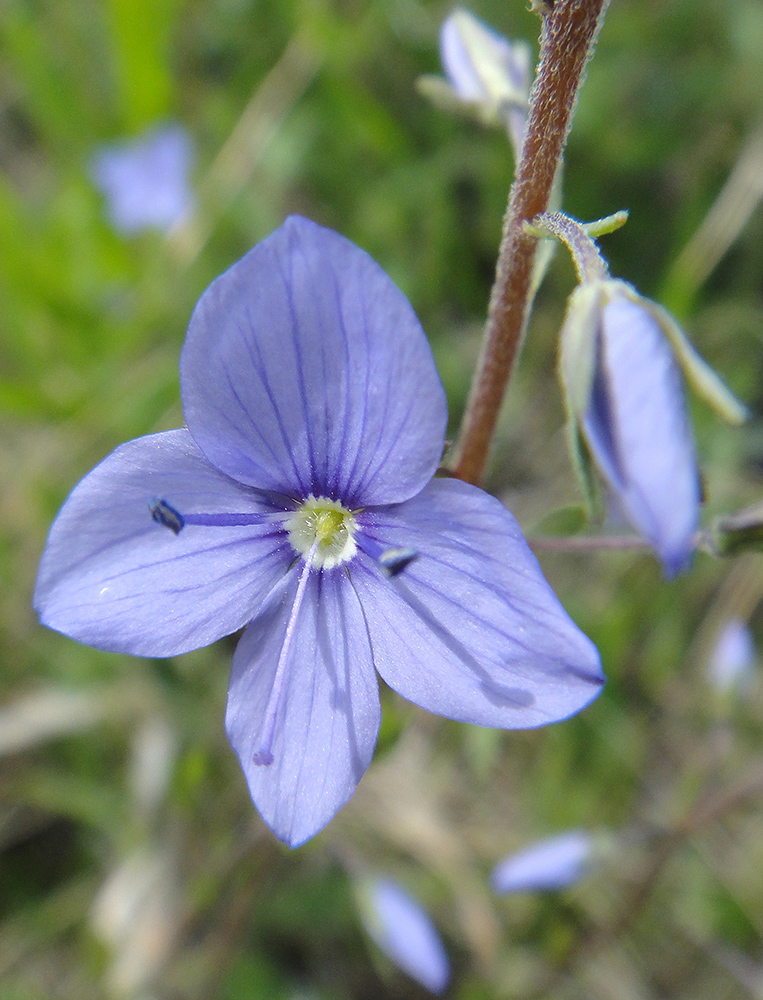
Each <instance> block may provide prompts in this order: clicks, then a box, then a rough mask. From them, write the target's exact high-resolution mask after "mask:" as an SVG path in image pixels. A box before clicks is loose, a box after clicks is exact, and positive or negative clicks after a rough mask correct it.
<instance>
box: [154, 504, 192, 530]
mask: <svg viewBox="0 0 763 1000" xmlns="http://www.w3.org/2000/svg"><path fill="white" fill-rule="evenodd" d="M148 509H149V510H150V511H151V517H152V518H153V519H154V520H155V521H156V523H157V524H161V525H163V526H164V527H165V528H169V529H170V531H171V532H173V533H174V534H175V535H179V534H180V532H181V531H182V530H183V528H184V527H185V518H184V517H183V515H182V514H181V513H180V512H179V511H177V510H175V508H174V507H172V506H171V505H170V504H168V503H167V501H166V500H155V501H154V502H153V503H152V504H149V508H148Z"/></svg>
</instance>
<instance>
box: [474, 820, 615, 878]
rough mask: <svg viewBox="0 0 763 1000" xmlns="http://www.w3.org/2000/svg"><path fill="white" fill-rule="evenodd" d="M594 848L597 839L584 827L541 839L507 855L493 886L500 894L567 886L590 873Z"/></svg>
mask: <svg viewBox="0 0 763 1000" xmlns="http://www.w3.org/2000/svg"><path fill="white" fill-rule="evenodd" d="M594 849H595V842H594V838H593V837H592V836H591V834H589V833H586V832H585V831H584V830H570V831H568V832H567V833H561V834H559V835H558V836H556V837H550V838H549V839H548V840H541V841H539V842H538V843H537V844H532V845H531V846H530V847H525V848H524V849H523V850H521V851H517V853H516V854H511V855H509V857H507V858H504V859H503V861H501V862H500V864H498V865H497V866H496V868H495V869H494V871H493V875H492V883H493V888H494V889H495V891H496V892H501V893H504V892H538V891H545V892H548V891H552V890H554V889H566V888H567V886H569V885H572V884H573V883H574V882H578V881H579V880H580V879H581V878H582V877H583V876H584V875H585V874H587V872H588V870H589V869H590V866H591V861H592V855H593V853H594Z"/></svg>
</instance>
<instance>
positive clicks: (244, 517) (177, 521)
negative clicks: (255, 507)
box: [148, 500, 292, 535]
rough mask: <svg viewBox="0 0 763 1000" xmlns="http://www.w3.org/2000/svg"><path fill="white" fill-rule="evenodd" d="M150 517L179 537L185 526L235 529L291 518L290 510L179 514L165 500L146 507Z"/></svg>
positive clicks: (155, 501)
mask: <svg viewBox="0 0 763 1000" xmlns="http://www.w3.org/2000/svg"><path fill="white" fill-rule="evenodd" d="M148 509H149V511H150V512H151V517H152V518H153V519H154V520H155V521H156V522H157V524H161V525H162V526H163V527H165V528H169V529H170V531H172V532H174V533H175V534H176V535H179V534H180V532H181V531H182V530H183V528H184V527H185V526H186V525H187V524H195V525H201V526H205V527H211V528H235V527H238V526H240V525H248V524H267V523H269V522H273V523H275V524H284V523H285V522H286V521H288V519H289V518H290V517H291V516H292V512H291V511H290V510H284V511H281V512H274V513H262V514H260V513H252V514H242V513H236V512H233V513H220V514H206V513H200V514H181V513H180V511H179V510H176V509H175V508H174V507H173V506H172V504H169V503H167V501H166V500H154V501H153V503H150V504H149V505H148Z"/></svg>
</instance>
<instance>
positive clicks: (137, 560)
mask: <svg viewBox="0 0 763 1000" xmlns="http://www.w3.org/2000/svg"><path fill="white" fill-rule="evenodd" d="M180 372H181V392H182V397H183V404H184V412H185V418H186V422H187V429H186V428H183V429H180V430H175V431H167V432H164V433H160V434H154V435H151V436H149V437H144V438H139V439H138V440H135V441H129V442H127V443H126V444H124V445H122V446H121V447H119V448H117V449H116V450H115V451H114V452H113V453H112V454H111V455H109V456H108V457H107V458H106V459H105V460H104V461H103V462H102V463H101V464H100V465H99V466H97V467H96V468H95V469H94V470H93V471H92V472H91V473H90V474H89V475H88V476H86V477H85V479H84V480H83V481H82V482H81V483H80V484H79V485H78V486H77V487H76V488H75V490H74V491H73V492H72V494H71V496H70V497H69V499H68V500H67V501H66V503H65V505H64V507H63V509H62V510H61V513H60V514H59V516H58V518H57V520H56V521H55V523H54V525H53V527H52V529H51V532H50V537H49V540H48V544H47V548H46V550H45V553H44V555H43V559H42V564H41V568H40V575H39V580H38V585H37V590H36V595H35V605H36V607H37V609H38V610H39V612H40V617H41V620H42V621H43V622H44V623H45V624H46V625H49V626H50V627H52V628H55V629H58V630H60V631H61V632H64V633H66V634H67V635H70V636H72V637H73V638H75V639H78V640H80V641H81V642H85V643H89V644H91V645H93V646H97V647H98V648H101V649H105V650H114V651H119V652H124V653H132V654H136V655H139V656H157V657H160V656H175V655H177V654H179V653H183V652H186V651H188V650H192V649H195V648H197V647H199V646H203V645H205V644H207V643H210V642H212V641H213V640H215V639H218V638H220V637H221V636H224V635H227V634H229V633H231V632H234V631H236V630H237V629H239V628H242V627H243V626H247V627H246V630H245V631H244V633H243V636H242V638H241V640H240V642H239V644H238V648H237V650H236V653H235V656H234V659H233V670H232V676H231V681H230V689H229V696H228V708H227V716H226V725H227V731H228V736H229V738H230V741H231V744H232V746H233V748H234V750H235V751H236V753H237V755H238V757H239V759H240V762H241V766H242V768H243V770H244V774H245V775H246V779H247V782H248V784H249V790H250V792H251V795H252V798H253V800H254V802H255V804H256V806H257V808H258V809H259V810H260V813H261V814H262V816H263V818H264V819H265V821H266V822H267V823H268V824H269V826H270V827H271V828H272V829H273V831H274V832H275V834H276V835H277V836H278V837H280V838H281V839H282V840H284V841H286V842H287V843H289V844H291V845H292V846H296V845H298V844H300V843H302V842H303V841H305V840H307V839H308V838H309V837H311V836H312V835H313V834H315V833H316V832H317V831H318V830H320V829H321V828H322V827H323V826H324V825H325V824H326V823H327V822H328V821H329V820H330V819H331V817H332V816H333V815H334V813H335V812H336V811H337V810H338V809H339V808H340V807H341V806H342V805H343V804H344V803H345V802H346V801H347V799H348V798H349V797H350V796H351V795H352V792H353V791H354V789H355V786H356V784H357V783H358V781H359V780H360V778H361V776H362V774H363V772H364V771H365V769H366V767H367V766H368V764H369V762H370V760H371V756H372V754H373V750H374V745H375V743H376V737H377V732H378V728H379V717H380V702H379V694H378V687H377V681H376V677H375V673H374V668H376V670H377V671H378V672H379V673H380V674H381V676H382V677H383V678H384V679H385V680H386V681H387V683H388V684H389V685H390V686H391V687H392V688H393V689H394V690H395V691H397V692H399V693H400V694H401V695H403V696H404V697H406V698H408V699H409V700H411V701H413V702H414V703H416V704H417V705H420V706H422V707H424V708H427V709H429V710H430V711H432V712H436V713H438V714H441V715H444V716H448V717H450V718H452V719H456V720H460V721H464V722H469V723H476V724H479V725H484V726H497V727H504V728H525V727H532V726H540V725H543V724H544V723H548V722H554V721H556V720H559V719H563V718H566V717H567V716H569V715H571V714H573V713H574V712H577V711H578V710H579V709H581V708H582V707H583V706H584V705H586V704H587V703H588V702H589V701H591V699H592V698H594V697H595V696H596V695H597V694H598V692H599V690H600V687H601V684H602V681H603V678H602V674H601V668H600V665H599V658H598V654H597V652H596V650H595V648H594V646H593V645H592V644H591V642H590V641H589V640H588V639H587V638H586V637H585V636H584V635H583V634H582V633H581V632H580V631H579V630H578V629H577V627H576V626H575V625H574V624H573V623H572V621H571V620H570V619H569V618H568V616H567V615H566V613H565V612H564V610H563V609H562V607H561V606H560V604H559V602H558V600H557V599H556V597H555V595H554V594H553V592H552V591H551V589H550V587H549V585H548V583H547V582H546V581H545V579H544V577H543V575H542V573H541V571H540V568H539V566H538V564H537V562H536V560H535V558H534V556H533V555H532V553H531V552H530V550H529V548H528V547H527V544H526V542H525V541H524V539H523V537H522V534H521V532H520V530H519V528H518V526H517V524H516V522H515V521H514V519H513V518H512V516H511V514H510V513H509V512H508V511H507V510H506V509H505V508H504V507H503V506H502V504H500V503H499V502H498V500H496V499H495V498H493V497H491V496H488V495H487V494H486V493H483V492H482V491H481V490H479V489H477V488H475V487H473V486H469V485H467V484H465V483H463V482H460V481H457V480H453V479H432V476H433V474H434V472H435V470H436V468H437V464H438V461H439V459H440V456H441V453H442V448H443V436H444V431H445V423H446V406H445V398H444V392H443V388H442V385H441V383H440V380H439V378H438V376H437V372H436V369H435V366H434V361H433V358H432V355H431V352H430V350H429V346H428V344H427V341H426V337H425V335H424V333H423V331H422V329H421V327H420V325H419V323H418V321H417V319H416V317H415V315H414V313H413V311H412V309H411V307H410V304H409V303H408V301H407V299H406V298H405V297H404V296H403V294H402V293H401V292H400V291H399V290H398V289H397V288H396V287H395V286H394V285H393V284H392V282H391V281H390V279H389V278H388V277H387V275H386V274H385V273H384V272H383V271H382V270H381V268H380V267H379V266H378V265H377V264H376V263H374V261H372V260H371V258H370V257H368V255H367V254H365V253H364V252H363V251H361V250H360V249H358V248H357V247H356V246H354V245H353V244H352V243H350V242H348V241H347V240H345V239H344V238H342V237H341V236H339V235H337V234H336V233H334V232H331V231H330V230H326V229H323V228H321V227H319V226H317V225H316V224H315V223H312V222H309V221H308V220H306V219H302V218H299V217H292V218H290V219H288V220H287V222H286V223H285V224H284V225H283V226H282V227H281V228H280V229H279V230H277V231H276V232H275V233H274V234H273V235H271V236H270V237H269V238H268V239H266V240H265V241H264V242H262V243H260V244H259V245H258V246H257V247H255V248H254V250H252V251H251V252H250V253H249V254H247V255H246V256H245V257H244V258H243V259H242V260H241V261H239V262H238V263H237V264H235V265H234V266H233V267H232V268H230V270H228V271H227V272H226V273H225V274H224V275H222V276H221V277H220V278H218V279H217V280H216V281H215V282H213V284H212V285H211V286H210V287H209V288H208V289H207V291H206V292H205V293H204V295H203V296H202V298H201V300H200V301H199V303H198V305H197V307H196V309H195V311H194V314H193V317H192V319H191V323H190V326H189V330H188V336H187V339H186V342H185V346H184V348H183V352H182V356H181V363H180Z"/></svg>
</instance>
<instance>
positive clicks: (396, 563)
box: [379, 548, 418, 576]
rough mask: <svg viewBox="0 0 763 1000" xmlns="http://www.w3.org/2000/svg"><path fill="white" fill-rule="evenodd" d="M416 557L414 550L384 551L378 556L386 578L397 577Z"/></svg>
mask: <svg viewBox="0 0 763 1000" xmlns="http://www.w3.org/2000/svg"><path fill="white" fill-rule="evenodd" d="M417 556H418V552H417V551H416V549H403V548H392V549H385V550H384V551H383V552H382V554H381V555H380V556H379V563H380V564H381V567H382V569H383V570H384V572H385V573H386V574H387V576H397V574H398V573H402V572H403V570H404V569H405V568H406V566H410V564H411V563H412V562H413V560H414V559H415V558H416V557H417Z"/></svg>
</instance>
